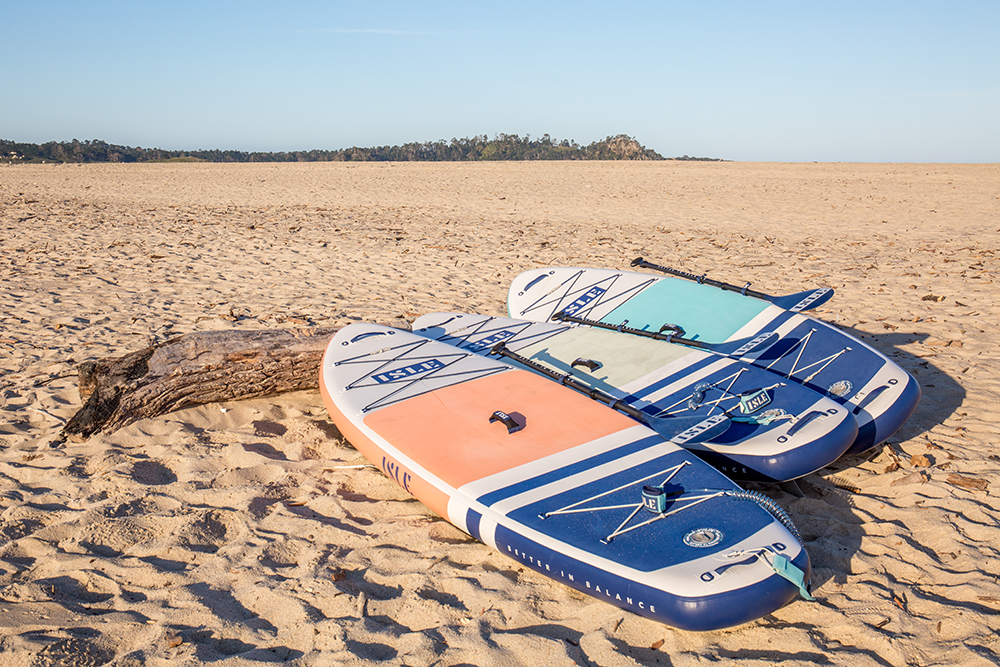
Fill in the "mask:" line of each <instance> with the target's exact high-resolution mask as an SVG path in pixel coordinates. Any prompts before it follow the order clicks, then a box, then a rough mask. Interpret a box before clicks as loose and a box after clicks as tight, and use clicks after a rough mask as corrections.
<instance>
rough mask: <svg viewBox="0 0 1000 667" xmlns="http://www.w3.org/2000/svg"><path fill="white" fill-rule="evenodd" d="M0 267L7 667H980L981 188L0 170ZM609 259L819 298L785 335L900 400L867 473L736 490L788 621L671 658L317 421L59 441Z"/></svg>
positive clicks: (986, 201)
mask: <svg viewBox="0 0 1000 667" xmlns="http://www.w3.org/2000/svg"><path fill="white" fill-rule="evenodd" d="M0 234H2V236H0V663H3V664H4V665H7V666H10V667H14V666H19V665H78V666H83V665H103V664H114V665H142V664H145V665H161V664H162V665H167V664H170V665H178V664H195V663H199V662H213V663H215V664H218V665H253V664H258V663H261V662H287V663H289V664H298V665H328V664H351V665H356V664H389V665H394V664H401V665H441V666H446V665H462V664H469V665H535V664H548V665H574V664H576V665H615V666H617V665H647V664H662V665H678V666H680V665H695V664H718V663H729V662H739V663H741V664H748V665H756V664H772V663H775V662H779V661H781V662H782V663H783V664H787V665H813V664H837V665H852V666H860V665H956V664H962V665H995V664H997V663H998V662H1000V658H998V655H1000V635H998V631H1000V559H998V555H1000V527H998V518H1000V499H998V495H1000V480H998V478H997V473H998V471H1000V456H998V454H1000V451H998V448H997V446H996V444H997V441H998V437H1000V407H998V406H1000V379H998V370H1000V368H998V353H997V341H998V340H1000V327H998V322H1000V304H998V301H1000V289H998V285H997V281H998V278H1000V270H998V268H997V253H998V252H1000V167H998V165H908V164H903V165H897V164H751V163H701V162H672V161H668V162H647V163H617V162H615V163H612V162H607V163H595V162H585V163H485V164H484V163H478V164H461V163H445V164H434V163H406V164H391V163H378V164H351V163H328V164H239V165H210V164H142V165H114V164H99V165H98V164H93V165H21V166H0ZM640 255H641V256H643V257H646V258H647V259H650V260H651V261H656V262H659V263H662V264H667V265H670V266H675V267H679V268H683V269H686V270H688V271H692V272H697V273H704V272H707V273H708V274H709V275H710V276H711V277H714V278H716V279H720V280H726V281H728V282H732V283H739V284H742V283H743V282H745V281H752V282H753V287H754V288H755V289H759V290H761V291H765V292H768V293H772V294H781V293H789V292H797V291H800V290H804V289H807V288H809V287H813V286H819V285H827V286H831V287H834V288H835V289H836V292H837V293H836V296H835V297H834V299H833V300H832V301H830V302H829V303H828V304H826V305H824V306H822V307H821V308H820V309H819V310H818V312H814V313H812V314H813V315H814V316H815V317H818V318H821V319H823V320H826V321H828V322H831V323H834V324H836V325H837V326H839V327H842V328H843V329H844V330H845V331H848V332H850V333H852V334H854V335H856V336H859V337H861V338H862V339H863V340H864V341H865V342H866V343H869V344H871V345H872V346H874V347H876V348H877V349H879V350H881V351H882V352H884V353H887V354H888V355H889V356H890V357H891V358H893V359H894V360H896V361H897V362H898V363H899V364H900V365H902V366H903V367H904V368H905V369H906V370H908V371H909V372H910V373H912V374H914V376H915V377H916V378H917V379H918V380H919V382H920V384H921V387H922V390H923V399H922V401H921V403H920V406H919V407H918V408H917V411H916V413H915V414H914V415H913V417H912V418H911V419H910V420H909V422H908V423H907V424H906V425H904V426H903V428H902V429H901V430H900V431H899V432H898V433H897V434H895V435H894V436H893V437H892V438H890V440H889V441H888V443H887V445H886V446H885V447H879V448H877V449H875V450H872V451H871V452H869V454H868V455H867V456H864V457H855V458H851V459H848V460H844V461H841V462H838V464H836V465H835V466H833V467H831V468H826V469H823V470H822V471H820V472H819V473H817V474H813V475H810V476H808V477H807V478H805V479H804V480H803V482H802V484H801V486H802V488H803V490H804V492H805V497H804V498H794V497H792V496H789V495H787V494H782V493H781V492H780V491H778V490H776V489H768V488H766V487H757V488H759V489H761V490H764V491H766V492H767V493H768V494H769V495H771V496H772V497H774V498H776V499H777V500H778V501H779V503H780V504H781V505H782V506H783V507H785V509H787V510H788V512H789V513H790V515H791V516H792V518H793V519H794V521H795V522H796V524H797V525H798V527H799V529H800V531H801V532H802V534H803V537H804V539H805V541H806V547H807V549H808V551H809V553H810V556H811V558H812V562H813V565H814V573H813V585H814V594H815V596H816V598H817V600H816V602H805V601H802V600H797V601H795V602H792V603H790V604H788V605H787V606H785V607H784V608H782V609H780V610H779V611H777V612H775V613H774V614H772V615H770V616H767V617H765V618H763V619H760V620H758V621H756V622H753V623H750V624H747V625H743V626H740V627H736V628H732V629H729V630H723V631H717V632H707V633H691V632H683V631H678V630H674V629H672V628H669V627H666V626H663V625H660V624H657V623H655V622H652V621H649V620H646V619H643V618H640V617H637V616H634V615H632V614H629V613H626V612H623V611H621V610H619V609H617V608H615V607H613V606H611V605H610V604H606V603H603V602H600V601H598V600H595V599H593V598H590V597H587V596H584V595H582V594H579V593H577V592H575V591H572V590H570V589H568V588H566V587H563V586H561V585H559V584H557V583H554V582H551V581H549V580H547V579H545V578H544V577H542V576H540V575H538V574H535V573H533V572H532V571H530V570H528V569H527V568H525V567H523V566H522V565H521V564H519V563H518V562H516V561H514V560H511V559H509V558H507V557H505V556H502V555H500V554H498V553H496V552H494V551H493V550H492V549H491V548H489V547H487V546H484V545H482V544H480V543H478V542H476V541H474V540H472V539H471V538H469V537H468V536H466V535H464V534H463V533H461V532H460V531H459V530H457V529H456V528H454V527H452V526H450V525H449V524H447V523H446V522H444V521H443V520H441V519H440V518H439V517H437V516H435V515H434V514H432V513H431V512H430V511H429V510H428V509H426V508H425V507H424V506H423V505H422V504H421V503H419V502H417V501H415V500H413V499H412V498H410V497H408V496H407V495H406V494H405V493H404V492H403V491H402V490H401V489H400V488H398V487H397V486H396V485H395V484H394V483H392V482H391V481H390V480H388V479H387V478H386V477H384V476H383V475H382V474H381V473H380V472H379V471H377V470H375V469H373V468H371V467H366V466H365V464H366V461H365V460H364V459H363V457H362V456H361V455H360V454H358V453H357V452H356V451H355V450H354V449H353V448H352V447H351V446H350V444H349V443H346V442H344V441H343V440H342V439H341V438H340V437H339V434H338V432H337V430H336V428H335V427H334V426H333V425H332V424H331V422H329V421H328V418H327V415H326V411H325V409H324V407H323V405H322V401H321V400H320V397H319V394H318V392H317V391H306V392H297V393H294V394H288V395H282V396H276V397H273V398H268V399H260V400H252V401H243V402H234V403H228V404H210V405H201V406H196V407H192V408H188V409H185V410H181V411H178V412H174V413H171V414H168V415H165V416H163V417H161V418H158V419H150V420H145V421H142V422H139V423H136V424H133V425H132V426H129V427H127V428H125V429H122V430H120V431H117V432H115V433H111V434H103V435H97V436H94V437H92V438H91V439H90V440H88V441H86V442H82V443H74V442H60V440H59V430H60V428H61V426H62V425H63V424H64V423H65V421H66V420H67V419H69V418H70V417H71V416H72V415H73V414H74V413H75V411H76V409H77V408H78V407H79V405H80V399H79V394H78V392H77V387H76V377H75V374H74V373H75V367H76V365H77V364H79V363H81V362H83V361H87V360H94V359H99V358H103V357H107V356H111V355H117V354H124V353H127V352H131V351H135V350H138V349H141V348H143V347H145V346H147V345H149V344H151V343H154V342H158V341H163V340H165V339H168V338H170V337H172V336H175V335H178V334H181V333H186V332H192V331H206V330H218V329H232V328H235V329H248V330H249V329H265V328H274V327H301V326H337V325H342V324H346V323H349V322H351V321H355V320H366V321H380V322H385V321H390V320H395V319H398V318H403V319H406V320H409V321H412V320H413V319H415V318H416V317H417V316H418V315H421V314H424V313H428V312H434V311H442V310H462V311H469V312H479V313H485V314H495V315H501V314H505V312H506V309H505V299H506V290H507V285H508V284H509V281H510V280H511V278H513V277H514V276H515V275H517V274H518V273H520V272H521V271H524V270H526V269H530V268H534V267H537V266H544V265H591V266H601V267H610V268H627V267H628V263H629V261H630V260H632V259H633V258H635V257H637V256H640ZM970 479H971V480H973V481H974V482H975V481H976V480H981V481H983V482H985V483H986V484H987V486H986V488H985V489H984V490H980V489H977V488H974V486H973V488H967V486H968V483H967V480H970ZM963 484H964V485H963Z"/></svg>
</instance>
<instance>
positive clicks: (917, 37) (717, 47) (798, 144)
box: [0, 0, 1000, 162]
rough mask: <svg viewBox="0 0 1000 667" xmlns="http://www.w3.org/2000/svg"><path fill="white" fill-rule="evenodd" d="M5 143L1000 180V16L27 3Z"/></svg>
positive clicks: (3, 70) (946, 6) (900, 7)
mask: <svg viewBox="0 0 1000 667" xmlns="http://www.w3.org/2000/svg"><path fill="white" fill-rule="evenodd" d="M0 23H2V24H3V25H4V26H5V29H4V30H2V31H0V90H2V91H3V100H2V101H0V139H9V140H13V141H17V142H30V143H44V142H46V141H68V140H72V139H74V138H76V139H80V140H81V141H83V140H87V139H101V140H104V141H107V142H110V143H113V144H123V145H128V146H142V147H146V148H157V147H158V148H164V149H169V150H197V149H210V148H220V149H236V150H245V151H292V150H308V149H313V148H320V149H338V148H348V147H351V146H363V147H367V146H384V145H397V144H403V143H408V142H415V141H416V142H423V141H437V140H441V139H444V140H450V139H451V138H453V137H454V138H461V137H472V136H476V135H482V134H486V135H488V136H490V137H492V136H494V135H496V134H500V133H505V134H517V135H520V136H525V135H529V136H531V137H535V138H537V137H541V136H542V135H543V134H549V135H550V136H551V137H553V138H555V139H560V140H561V139H569V140H574V141H576V142H578V143H580V144H584V145H585V144H589V143H591V142H593V141H599V140H601V139H604V138H605V137H607V136H612V135H617V134H627V135H629V136H632V137H634V138H635V139H636V140H637V141H639V142H640V143H642V144H643V145H645V146H646V147H648V148H652V149H653V150H655V151H657V152H659V153H660V154H661V155H663V156H665V157H674V156H681V155H690V156H699V157H719V158H725V159H730V160H738V161H779V162H812V161H819V162H1000V38H998V35H1000V1H997V0H980V1H971V0H948V1H947V2H944V1H938V2H924V1H921V0H908V1H905V2H897V1H893V0H865V1H863V2H854V1H852V0H840V1H838V2H803V1H801V0H798V1H796V2H768V1H767V0H761V1H759V2H746V1H743V2H724V1H713V0H705V1H703V2H693V1H691V0H685V1H681V2H674V1H672V0H662V1H659V2H655V1H649V2H632V1H630V0H615V1H614V2H610V1H609V2H588V1H587V0H575V1H573V2H563V1H551V2H547V1H546V0H530V1H529V2H521V1H519V0H504V1H503V2H476V1H474V0H466V1H461V2H459V1H455V2H439V1H436V0H423V1H420V2H418V1H416V0H409V1H390V0H385V1H382V0H365V1H361V0H358V1H352V2H346V1H337V0H326V1H323V2H320V1H316V0H281V1H280V2H256V1H254V0H240V1H231V0H195V1H188V0H172V1H170V2H166V1H161V2H154V1H151V0H127V1H123V2H117V1H108V0H91V1H89V2H80V1H79V0H71V1H63V0H31V1H30V2H28V1H21V2H6V3H4V5H3V8H2V9H0Z"/></svg>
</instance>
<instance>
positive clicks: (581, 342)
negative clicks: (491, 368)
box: [519, 327, 693, 393]
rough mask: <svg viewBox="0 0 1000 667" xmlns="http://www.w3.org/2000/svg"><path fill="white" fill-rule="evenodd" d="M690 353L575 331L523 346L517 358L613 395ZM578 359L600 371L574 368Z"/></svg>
mask: <svg viewBox="0 0 1000 667" xmlns="http://www.w3.org/2000/svg"><path fill="white" fill-rule="evenodd" d="M692 352H693V350H692V349H691V348H689V347H684V346H683V345H672V344H670V343H664V342H662V341H655V340H652V339H649V338H639V337H637V336H622V335H621V334H618V333H615V332H613V331H603V330H601V329H592V328H590V327H574V328H571V329H568V330H567V331H564V332H562V333H561V334H559V335H558V336H556V337H554V338H550V339H547V340H544V341H542V342H540V343H535V344H534V345H528V346H525V347H524V349H522V350H520V351H519V354H522V355H524V356H526V357H530V358H531V359H532V360H533V361H537V362H539V363H541V364H545V365H546V366H549V367H550V368H555V369H558V370H560V371H563V372H567V373H572V374H574V375H576V376H577V377H579V378H581V379H583V380H585V381H586V382H587V383H589V384H590V385H591V386H593V387H597V388H598V389H600V390H602V391H606V392H609V393H615V392H616V388H617V387H622V386H625V385H627V384H628V383H629V382H632V381H634V380H636V379H638V378H640V377H642V376H644V375H646V374H647V373H649V371H650V369H657V368H660V367H663V366H666V365H667V364H669V363H671V362H673V361H676V360H678V359H682V358H684V357H686V356H689V355H691V353H692ZM580 357H583V358H586V359H593V360H594V361H597V362H599V363H600V364H601V367H600V368H598V369H597V370H596V371H592V372H591V371H587V370H585V369H582V368H573V367H572V363H573V361H574V360H575V359H578V358H580Z"/></svg>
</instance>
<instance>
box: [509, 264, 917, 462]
mask: <svg viewBox="0 0 1000 667" xmlns="http://www.w3.org/2000/svg"><path fill="white" fill-rule="evenodd" d="M507 306H508V310H509V312H510V315H511V317H514V318H524V319H529V320H535V321H547V320H550V319H552V318H553V316H555V315H557V314H558V313H567V314H570V315H574V316H577V317H585V318H587V319H591V320H596V321H599V322H602V323H605V324H612V325H619V324H622V323H626V322H627V326H628V327H631V328H635V329H640V330H643V331H657V330H659V329H660V327H661V326H663V325H664V324H666V323H670V324H674V325H679V326H680V327H682V328H683V331H684V337H686V338H689V339H693V340H695V341H698V342H703V343H709V344H713V345H720V346H721V345H722V344H724V343H728V342H732V343H737V342H740V341H747V342H750V341H753V340H755V339H757V338H758V337H760V336H763V335H765V334H774V335H772V336H771V337H770V339H769V341H768V344H767V345H757V346H751V347H750V348H749V349H748V350H747V351H746V353H737V354H734V355H732V356H734V357H736V358H738V359H739V360H740V361H743V362H746V363H749V364H752V365H754V366H757V367H760V368H763V369H765V370H768V371H770V372H772V373H775V374H778V375H780V376H782V377H784V378H786V379H788V380H791V381H794V382H798V383H799V384H802V385H804V386H806V387H808V388H810V389H813V390H814V391H816V392H819V393H822V394H824V395H826V396H827V397H829V398H830V399H832V400H834V401H836V402H838V403H840V404H841V405H844V406H845V407H846V408H847V409H849V410H850V411H851V412H852V413H853V414H854V416H855V418H856V419H857V422H858V434H857V437H856V438H855V441H854V442H853V443H852V445H851V446H850V448H849V449H848V450H847V452H845V453H846V454H857V453H860V452H863V451H865V450H867V449H869V448H871V447H873V446H875V445H877V444H879V443H881V442H883V441H884V440H885V439H886V438H888V437H889V436H890V435H892V434H893V433H894V432H895V431H896V430H897V429H899V427H900V426H902V425H903V423H904V422H905V421H906V420H907V419H908V418H909V417H910V415H911V414H912V413H913V411H914V410H915V409H916V406H917V403H918V401H919V400H920V386H919V384H918V383H917V382H916V380H915V379H914V378H913V377H911V376H910V375H909V374H908V373H907V372H906V371H904V370H903V369H902V368H900V367H899V366H898V365H897V364H895V363H894V362H892V361H891V360H889V358H888V357H886V356H885V355H883V354H882V353H881V352H878V351H877V350H875V349H874V348H872V347H871V346H869V345H866V344H865V343H863V342H861V341H860V340H858V339H857V338H855V337H853V336H850V335H849V334H846V333H844V332H842V331H840V330H839V329H837V328H835V327H833V326H832V325H830V324H827V323H826V322H822V321H820V320H816V319H813V318H811V317H808V316H806V315H802V314H801V313H797V312H791V311H788V310H784V309H782V308H779V307H777V306H774V305H771V304H769V303H767V302H765V301H762V300H758V299H750V298H747V297H744V296H741V295H740V294H739V293H736V292H730V291H724V290H720V289H717V288H714V287H710V286H707V285H699V284H698V283H692V282H690V281H686V280H683V279H680V278H672V277H669V276H658V275H650V274H647V273H636V272H629V271H615V270H611V269H596V268H574V267H558V268H540V269H532V270H530V271H526V272H524V273H522V274H520V275H519V276H517V277H516V278H515V279H514V280H513V281H512V283H511V286H510V290H509V292H508V297H507Z"/></svg>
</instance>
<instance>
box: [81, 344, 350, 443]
mask: <svg viewBox="0 0 1000 667" xmlns="http://www.w3.org/2000/svg"><path fill="white" fill-rule="evenodd" d="M337 330H338V329H337V328H316V329H267V330H261V331H237V330H231V331H208V332H199V333H191V334H186V335H183V336H179V337H177V338H174V339H171V340H169V341H166V342H163V343H159V344H157V345H153V346H152V347H148V348H146V349H144V350H139V351H138V352H132V353H130V354H126V355H125V356H122V357H109V358H106V359H101V360H99V361H90V362H86V363H83V364H80V366H79V367H78V370H79V388H80V397H81V398H82V399H84V400H85V403H84V405H83V407H82V408H80V410H79V411H78V412H77V413H76V414H75V415H74V416H73V418H72V419H70V420H69V421H68V422H67V423H66V425H65V426H64V427H63V430H62V433H63V435H64V436H65V437H68V438H70V439H72V440H76V441H80V440H85V439H86V438H88V437H90V436H91V435H93V434H94V433H97V432H99V431H104V432H110V431H114V430H117V429H119V428H122V427H123V426H127V425H128V424H131V423H133V422H136V421H139V420H140V419H147V418H150V417H157V416H160V415H163V414H166V413H168V412H171V411H173V410H177V409H180V408H183V407H187V406H190V405H196V404H200V403H212V402H215V401H232V400H240V399H246V398H259V397H261V396H268V395H272V394H278V393H282V392H286V391H298V390H302V389H314V388H316V387H317V386H319V367H320V363H321V360H322V356H323V352H324V350H325V349H326V346H327V344H328V343H329V342H330V337H331V336H333V334H334V333H336V332H337Z"/></svg>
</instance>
